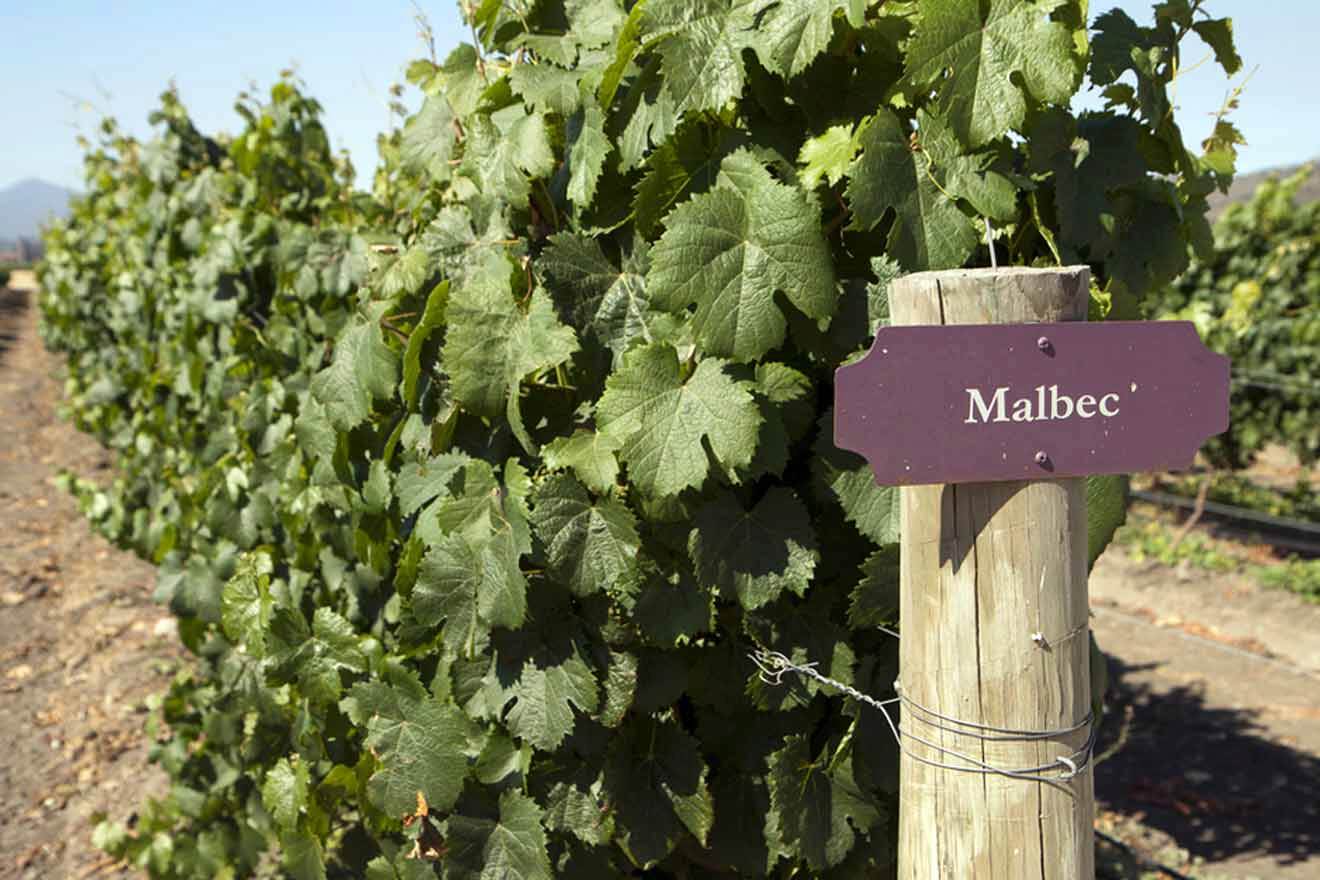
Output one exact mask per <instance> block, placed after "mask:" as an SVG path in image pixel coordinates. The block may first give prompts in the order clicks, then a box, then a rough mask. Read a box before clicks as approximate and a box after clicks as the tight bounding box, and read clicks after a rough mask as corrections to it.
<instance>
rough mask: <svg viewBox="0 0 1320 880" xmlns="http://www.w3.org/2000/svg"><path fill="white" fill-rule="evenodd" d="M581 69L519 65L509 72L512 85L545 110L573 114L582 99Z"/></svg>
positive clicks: (563, 114) (532, 103)
mask: <svg viewBox="0 0 1320 880" xmlns="http://www.w3.org/2000/svg"><path fill="white" fill-rule="evenodd" d="M581 80H582V71H581V70H569V69H566V68H563V67H556V66H555V65H553V64H536V63H526V62H524V63H522V64H515V65H514V66H513V69H512V70H511V71H509V85H510V86H511V87H512V88H513V91H514V93H515V94H517V95H519V96H521V97H522V99H523V100H524V101H526V102H527V103H528V104H530V105H531V106H532V107H534V108H536V109H537V110H539V111H540V112H542V113H558V114H559V115H560V116H565V117H567V116H570V115H572V114H573V113H574V112H575V111H576V110H577V109H578V107H579V106H581V103H582V100H581V96H580V92H579V89H578V83H579V82H581Z"/></svg>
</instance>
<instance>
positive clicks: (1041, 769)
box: [750, 629, 1099, 785]
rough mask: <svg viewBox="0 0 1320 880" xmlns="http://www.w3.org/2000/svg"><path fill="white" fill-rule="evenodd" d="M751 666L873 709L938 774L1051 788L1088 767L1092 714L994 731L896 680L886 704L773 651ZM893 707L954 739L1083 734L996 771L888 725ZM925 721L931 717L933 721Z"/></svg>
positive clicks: (768, 676)
mask: <svg viewBox="0 0 1320 880" xmlns="http://www.w3.org/2000/svg"><path fill="white" fill-rule="evenodd" d="M885 632H887V633H889V634H890V635H893V636H895V637H896V638H897V637H898V634H897V633H895V632H893V631H892V630H887V629H886V630H885ZM750 656H751V658H752V662H753V663H755V664H756V667H757V669H759V670H760V679H761V681H763V682H765V683H766V684H769V685H772V686H778V685H781V684H783V679H784V673H785V672H792V673H794V674H796V675H800V676H803V677H806V678H809V679H811V680H813V681H815V682H817V683H819V684H823V685H827V686H829V687H831V688H833V689H834V690H836V691H839V692H840V693H843V694H846V695H847V696H849V697H852V698H853V699H854V700H856V701H858V702H860V703H865V704H866V705H868V706H871V707H872V708H874V709H878V710H879V711H880V714H881V715H882V716H883V717H884V719H885V723H886V724H888V725H889V730H890V732H891V733H892V734H893V735H894V743H895V744H896V745H897V746H898V749H899V751H900V752H902V753H904V754H906V755H907V756H908V757H909V758H911V759H913V760H914V761H919V762H920V763H922V764H927V765H930V766H932V767H938V768H940V769H943V770H958V771H962V772H966V773H979V774H983V775H995V776H1006V777H1009V778H1012V779H1023V780H1026V781H1030V782H1043V783H1047V784H1051V785H1054V784H1057V783H1059V782H1066V781H1068V780H1070V779H1073V778H1074V777H1076V776H1078V775H1079V774H1081V773H1083V772H1084V771H1085V770H1086V768H1087V767H1088V766H1090V763H1091V756H1092V753H1093V752H1094V750H1095V741H1096V734H1097V732H1098V729H1099V725H1098V724H1096V723H1095V722H1096V719H1095V717H1094V713H1092V712H1088V713H1087V714H1086V717H1085V718H1083V719H1082V720H1081V721H1079V722H1078V723H1077V724H1074V725H1072V726H1071V727H1065V728H1060V729H1057V730H1016V729H1013V728H1007V727H994V726H992V725H988V724H977V723H975V722H971V721H963V720H961V719H958V718H954V717H952V716H949V715H943V714H941V713H939V712H936V711H935V710H933V709H930V708H928V707H926V706H923V705H921V704H920V703H918V702H916V701H915V700H913V699H911V698H910V697H908V696H906V695H905V694H904V693H903V687H902V685H901V683H900V682H898V681H895V682H894V691H895V693H896V696H894V697H891V698H889V699H886V700H879V699H876V698H875V697H872V696H871V695H870V694H867V693H863V692H862V691H859V690H858V689H857V688H855V687H852V686H851V685H847V684H844V683H843V682H841V681H837V680H835V679H833V678H830V677H829V676H827V675H823V674H822V673H821V672H820V670H819V669H817V668H816V667H817V664H816V663H815V662H810V663H794V662H793V661H792V660H791V659H789V658H788V657H787V656H785V655H784V654H781V653H779V652H778V651H770V650H767V649H764V648H762V649H760V650H757V651H755V652H753V653H752V654H751V655H750ZM894 703H899V704H901V705H903V706H904V707H906V708H907V709H909V710H910V712H911V714H912V715H913V716H914V717H913V720H919V721H920V722H921V723H923V724H926V725H927V726H929V727H933V728H935V729H936V730H938V731H939V732H941V733H949V734H952V735H955V736H963V737H967V738H969V739H976V740H980V741H982V742H1040V741H1043V740H1051V739H1061V738H1063V737H1067V736H1071V735H1073V734H1075V733H1078V732H1079V731H1081V730H1083V729H1087V730H1088V734H1087V738H1086V743H1085V745H1083V746H1082V747H1081V748H1080V749H1078V750H1077V751H1075V752H1073V753H1072V754H1070V755H1059V756H1058V757H1056V758H1055V759H1054V760H1053V761H1051V762H1050V763H1048V764H1042V765H1039V766H1036V767H1017V768H1005V767H996V766H994V765H992V764H989V763H987V762H985V761H982V760H980V759H979V758H976V757H973V756H971V755H966V754H962V753H961V752H958V751H955V750H953V749H951V748H949V747H948V746H946V745H944V744H943V743H935V742H931V741H930V740H928V739H926V738H924V737H921V736H918V735H917V734H916V733H913V732H912V731H911V730H906V729H904V728H903V727H902V725H900V724H896V723H895V722H894V719H893V716H892V715H890V713H889V707H890V706H892V705H893V704H894ZM918 714H921V715H925V716H926V717H925V718H917V717H915V716H916V715H918ZM929 719H935V720H934V721H932V720H929ZM905 738H906V739H909V740H912V741H914V742H917V743H920V744H921V745H923V746H926V747H927V748H928V749H932V750H934V751H937V752H939V753H940V754H941V755H948V756H951V757H952V758H954V759H956V760H958V761H962V762H963V763H962V764H950V763H947V762H943V761H936V760H933V759H931V758H926V757H924V756H922V755H918V754H916V753H915V752H913V751H912V750H911V749H910V748H907V747H905V746H904V743H903V740H904V739H905Z"/></svg>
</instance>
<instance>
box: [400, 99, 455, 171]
mask: <svg viewBox="0 0 1320 880" xmlns="http://www.w3.org/2000/svg"><path fill="white" fill-rule="evenodd" d="M456 122H457V119H456V118H455V116H454V110H453V108H452V107H450V106H449V100H448V99H447V98H446V97H445V96H444V95H428V96H427V98H426V100H425V101H423V102H422V109H420V110H418V111H417V114H416V115H414V116H413V117H412V118H410V119H409V120H408V121H407V123H405V124H404V126H403V136H402V142H401V155H402V157H403V164H404V167H405V168H408V169H410V170H412V171H415V172H426V173H427V174H429V175H431V177H433V178H435V179H436V180H448V179H449V175H450V168H449V158H450V156H452V155H453V152H454V140H455V137H456V136H457V129H456V127H455V126H456Z"/></svg>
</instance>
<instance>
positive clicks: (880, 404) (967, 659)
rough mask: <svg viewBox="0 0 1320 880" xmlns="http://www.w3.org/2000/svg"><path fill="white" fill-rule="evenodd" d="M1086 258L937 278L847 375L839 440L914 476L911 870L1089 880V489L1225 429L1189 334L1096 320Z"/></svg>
mask: <svg viewBox="0 0 1320 880" xmlns="http://www.w3.org/2000/svg"><path fill="white" fill-rule="evenodd" d="M1089 285H1090V273H1089V271H1088V270H1087V269H1086V267H1069V268H1061V269H1021V268H1015V269H997V270H956V271H948V272H923V273H918V274H915V275H908V276H905V277H903V278H900V279H898V280H897V281H896V282H894V284H893V286H892V287H891V290H890V311H891V314H892V315H893V323H894V325H895V326H892V327H886V328H882V329H880V330H879V331H878V332H877V333H876V338H875V343H874V345H873V346H872V348H871V351H870V352H869V353H868V354H867V355H866V356H865V357H863V358H862V359H861V360H859V361H857V362H855V363H853V364H849V365H848V366H846V367H842V368H840V369H839V371H838V372H837V374H836V377H835V442H836V444H837V445H839V446H840V447H841V448H843V449H847V450H850V451H853V452H857V453H860V454H861V455H863V456H864V457H865V458H866V459H867V461H868V462H869V463H870V465H871V468H872V470H873V471H874V473H875V477H876V481H877V482H879V483H881V484H886V485H897V486H902V487H903V489H902V491H901V498H900V507H899V510H900V523H901V539H900V540H901V564H900V576H899V580H900V590H899V605H900V611H899V617H900V621H901V623H902V639H901V640H900V643H899V644H900V648H899V670H900V672H899V682H898V689H899V699H900V700H901V705H902V710H903V711H902V720H901V722H900V724H899V725H898V735H899V739H900V745H901V752H902V757H901V769H900V797H899V800H900V812H899V838H898V839H899V853H898V858H899V876H900V877H901V878H904V880H918V878H920V880H935V878H943V877H976V878H1004V880H1016V878H1022V877H1032V878H1059V880H1082V878H1085V880H1090V878H1092V877H1094V876H1095V867H1094V837H1093V830H1092V829H1093V823H1094V816H1095V794H1094V779H1093V776H1092V767H1091V763H1090V755H1091V749H1092V747H1093V746H1094V731H1095V726H1096V722H1097V721H1098V719H1097V718H1096V717H1095V715H1094V713H1093V711H1092V708H1091V707H1092V703H1091V687H1090V636H1089V626H1088V609H1087V588H1086V578H1087V566H1088V559H1087V534H1086V531H1087V530H1086V523H1087V519H1086V492H1085V486H1084V480H1083V479H1081V478H1082V477H1084V476H1086V475H1090V474H1116V473H1130V472H1133V471H1145V470H1170V469H1177V468H1181V467H1186V466H1188V465H1190V464H1191V462H1192V460H1193V458H1194V456H1195V454H1196V451H1197V449H1198V448H1199V447H1200V445H1201V444H1202V443H1203V442H1204V441H1205V440H1206V439H1207V438H1208V437H1210V436H1211V435H1213V434H1216V433H1219V432H1221V431H1223V430H1225V429H1226V428H1227V426H1228V390H1229V365H1228V360H1227V359H1226V358H1223V357H1221V356H1219V355H1216V354H1214V353H1212V352H1210V351H1208V350H1207V349H1206V348H1205V347H1204V346H1203V345H1202V344H1201V342H1200V339H1199V338H1198V337H1197V335H1196V332H1195V330H1194V328H1193V327H1192V326H1191V325H1190V324H1187V323H1173V322H1170V323H1161V322H1130V323H1119V322H1114V323H1104V324H1086V323H1084V322H1085V319H1086V312H1087V303H1088V299H1089Z"/></svg>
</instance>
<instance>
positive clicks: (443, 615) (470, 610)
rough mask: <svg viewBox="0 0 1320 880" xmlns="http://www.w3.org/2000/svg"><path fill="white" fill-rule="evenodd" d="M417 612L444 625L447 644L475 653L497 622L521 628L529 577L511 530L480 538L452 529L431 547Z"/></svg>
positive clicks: (421, 571) (429, 622)
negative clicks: (521, 565)
mask: <svg viewBox="0 0 1320 880" xmlns="http://www.w3.org/2000/svg"><path fill="white" fill-rule="evenodd" d="M412 605H413V614H414V615H415V616H416V618H417V621H418V622H419V623H421V624H422V625H424V626H436V625H442V629H441V631H442V633H443V636H444V640H445V644H446V645H448V646H449V647H450V648H451V649H453V650H454V651H457V652H459V653H461V654H463V655H465V656H466V655H471V654H472V652H473V651H474V650H476V648H477V646H478V645H480V644H483V643H484V641H485V639H486V638H487V637H488V636H489V635H490V631H491V630H492V629H494V628H495V627H507V628H510V629H516V628H517V627H520V626H522V623H523V619H524V618H525V616H526V614H527V581H526V580H525V579H524V578H523V574H522V572H521V571H520V570H519V568H518V552H517V550H516V548H515V546H514V541H513V535H512V532H511V530H510V529H508V528H504V529H502V530H500V531H496V532H494V533H493V534H490V535H489V536H488V537H487V538H486V540H484V541H483V540H477V539H474V538H472V537H470V536H468V535H465V534H449V535H446V536H445V537H444V538H442V539H441V541H440V542H439V543H438V544H436V545H435V546H433V547H432V548H431V549H430V550H428V551H427V552H426V555H425V556H424V557H423V558H422V564H421V566H420V567H419V568H418V569H417V583H416V585H414V587H413V595H412Z"/></svg>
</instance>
